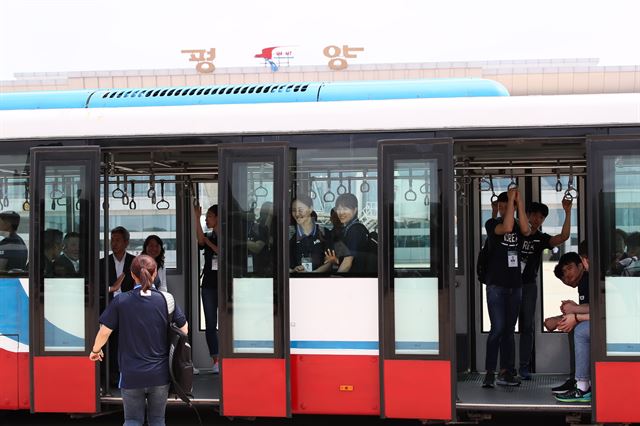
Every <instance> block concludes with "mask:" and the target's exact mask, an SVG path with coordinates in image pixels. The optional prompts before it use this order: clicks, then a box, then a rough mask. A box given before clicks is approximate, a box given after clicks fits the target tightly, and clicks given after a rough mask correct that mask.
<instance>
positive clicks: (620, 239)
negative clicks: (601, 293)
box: [607, 228, 633, 276]
mask: <svg viewBox="0 0 640 426" xmlns="http://www.w3.org/2000/svg"><path fill="white" fill-rule="evenodd" d="M627 238H628V235H627V233H626V232H624V231H623V230H622V229H620V228H616V229H615V230H614V231H613V242H614V247H613V251H614V253H613V255H612V256H611V265H610V268H609V270H608V271H607V275H615V276H620V275H622V271H623V270H624V268H626V267H627V266H628V265H629V263H631V262H632V261H633V259H630V257H629V254H628V253H627V250H626V247H627Z"/></svg>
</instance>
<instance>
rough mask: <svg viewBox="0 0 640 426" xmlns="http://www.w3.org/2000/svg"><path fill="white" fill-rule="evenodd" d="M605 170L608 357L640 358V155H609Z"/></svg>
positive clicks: (603, 256) (603, 258) (602, 259)
mask: <svg viewBox="0 0 640 426" xmlns="http://www.w3.org/2000/svg"><path fill="white" fill-rule="evenodd" d="M603 171H604V173H603V176H604V191H603V193H602V195H601V196H602V199H601V201H600V202H601V203H602V206H603V213H604V214H603V215H602V222H601V223H600V229H601V250H600V262H601V263H600V264H601V269H602V271H603V272H604V274H605V279H604V284H605V309H606V311H605V317H606V333H605V336H606V349H607V355H608V356H640V285H639V283H640V260H638V258H639V257H640V189H639V188H640V156H637V155H632V156H625V157H618V156H605V157H604V159H603ZM607 230H608V231H609V232H607ZM623 247H624V249H623Z"/></svg>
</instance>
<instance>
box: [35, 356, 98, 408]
mask: <svg viewBox="0 0 640 426" xmlns="http://www.w3.org/2000/svg"><path fill="white" fill-rule="evenodd" d="M95 369H96V366H95V363H94V362H93V361H91V360H90V359H89V356H86V357H82V359H79V357H77V356H74V357H71V356H56V357H34V358H33V387H34V389H33V396H34V410H35V411H36V412H48V413H60V412H62V413H67V412H70V411H71V412H74V413H95V412H96V411H97V407H96V370H95ZM43 401H45V402H43ZM70 402H71V404H70ZM70 406H72V408H71V409H70V408H69V407H70Z"/></svg>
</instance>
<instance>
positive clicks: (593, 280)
mask: <svg viewBox="0 0 640 426" xmlns="http://www.w3.org/2000/svg"><path fill="white" fill-rule="evenodd" d="M587 164H588V176H587V179H588V182H589V184H588V185H587V197H588V199H587V203H586V205H588V206H591V208H589V209H588V221H587V223H588V224H589V225H588V226H589V232H588V233H587V235H589V237H588V238H589V239H588V245H589V259H591V262H590V264H589V279H590V304H589V311H590V318H591V320H590V321H589V326H590V339H591V357H592V359H591V361H592V362H591V363H590V366H591V378H592V384H591V388H592V390H593V396H592V410H593V416H594V419H595V421H596V422H597V423H608V422H616V423H634V422H640V410H638V407H639V406H640V392H638V391H637V383H638V381H639V380H640V261H638V260H637V259H638V257H640V233H639V232H640V190H639V189H638V188H640V135H638V136H633V137H628V136H620V137H613V136H608V137H592V138H589V139H588V141H587ZM587 331H589V330H587ZM576 334H577V331H576ZM577 350H578V347H577V346H576V351H577ZM576 359H578V356H577V355H576ZM579 374H580V372H579V371H578V366H576V378H579V377H578V376H579Z"/></svg>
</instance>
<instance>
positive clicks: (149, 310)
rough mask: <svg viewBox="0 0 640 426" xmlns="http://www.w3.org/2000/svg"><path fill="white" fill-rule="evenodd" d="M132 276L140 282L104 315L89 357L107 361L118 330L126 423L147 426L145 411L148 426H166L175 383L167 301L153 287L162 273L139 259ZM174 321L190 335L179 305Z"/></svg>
mask: <svg viewBox="0 0 640 426" xmlns="http://www.w3.org/2000/svg"><path fill="white" fill-rule="evenodd" d="M130 275H131V277H132V279H133V280H134V283H135V285H134V288H133V289H132V291H128V292H126V293H123V294H121V295H120V296H119V297H116V298H115V299H114V300H113V302H112V303H110V304H109V306H108V307H107V309H106V310H105V311H104V312H103V313H102V315H100V320H99V322H100V329H99V330H98V333H97V335H96V338H95V340H94V343H93V346H92V348H91V353H90V354H89V359H90V360H91V361H102V358H103V356H104V353H103V352H102V347H103V346H104V345H105V344H106V343H107V340H108V339H109V337H110V336H111V335H112V332H113V331H116V330H118V332H119V335H118V340H119V342H120V343H119V350H118V358H119V360H120V365H122V373H121V375H120V382H119V386H120V389H121V390H122V402H123V405H124V419H125V423H124V424H125V425H140V426H142V424H143V423H144V418H145V412H146V413H147V422H148V424H149V425H164V424H165V408H166V405H167V397H168V393H169V383H170V377H169V342H168V340H167V324H168V323H169V312H168V303H167V300H166V299H165V296H164V295H162V294H161V293H160V292H159V291H158V290H156V288H155V287H154V285H153V281H154V280H155V277H156V275H157V265H156V262H155V261H154V259H153V258H151V257H150V256H147V255H140V256H138V257H136V258H135V259H134V260H133V261H132V263H131V272H130ZM173 322H175V324H176V325H177V326H178V327H179V328H180V330H181V331H182V332H183V333H185V334H188V333H189V325H188V324H187V319H186V317H185V315H184V313H183V311H182V309H180V307H179V306H178V305H177V304H174V309H173ZM145 405H146V409H145Z"/></svg>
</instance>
